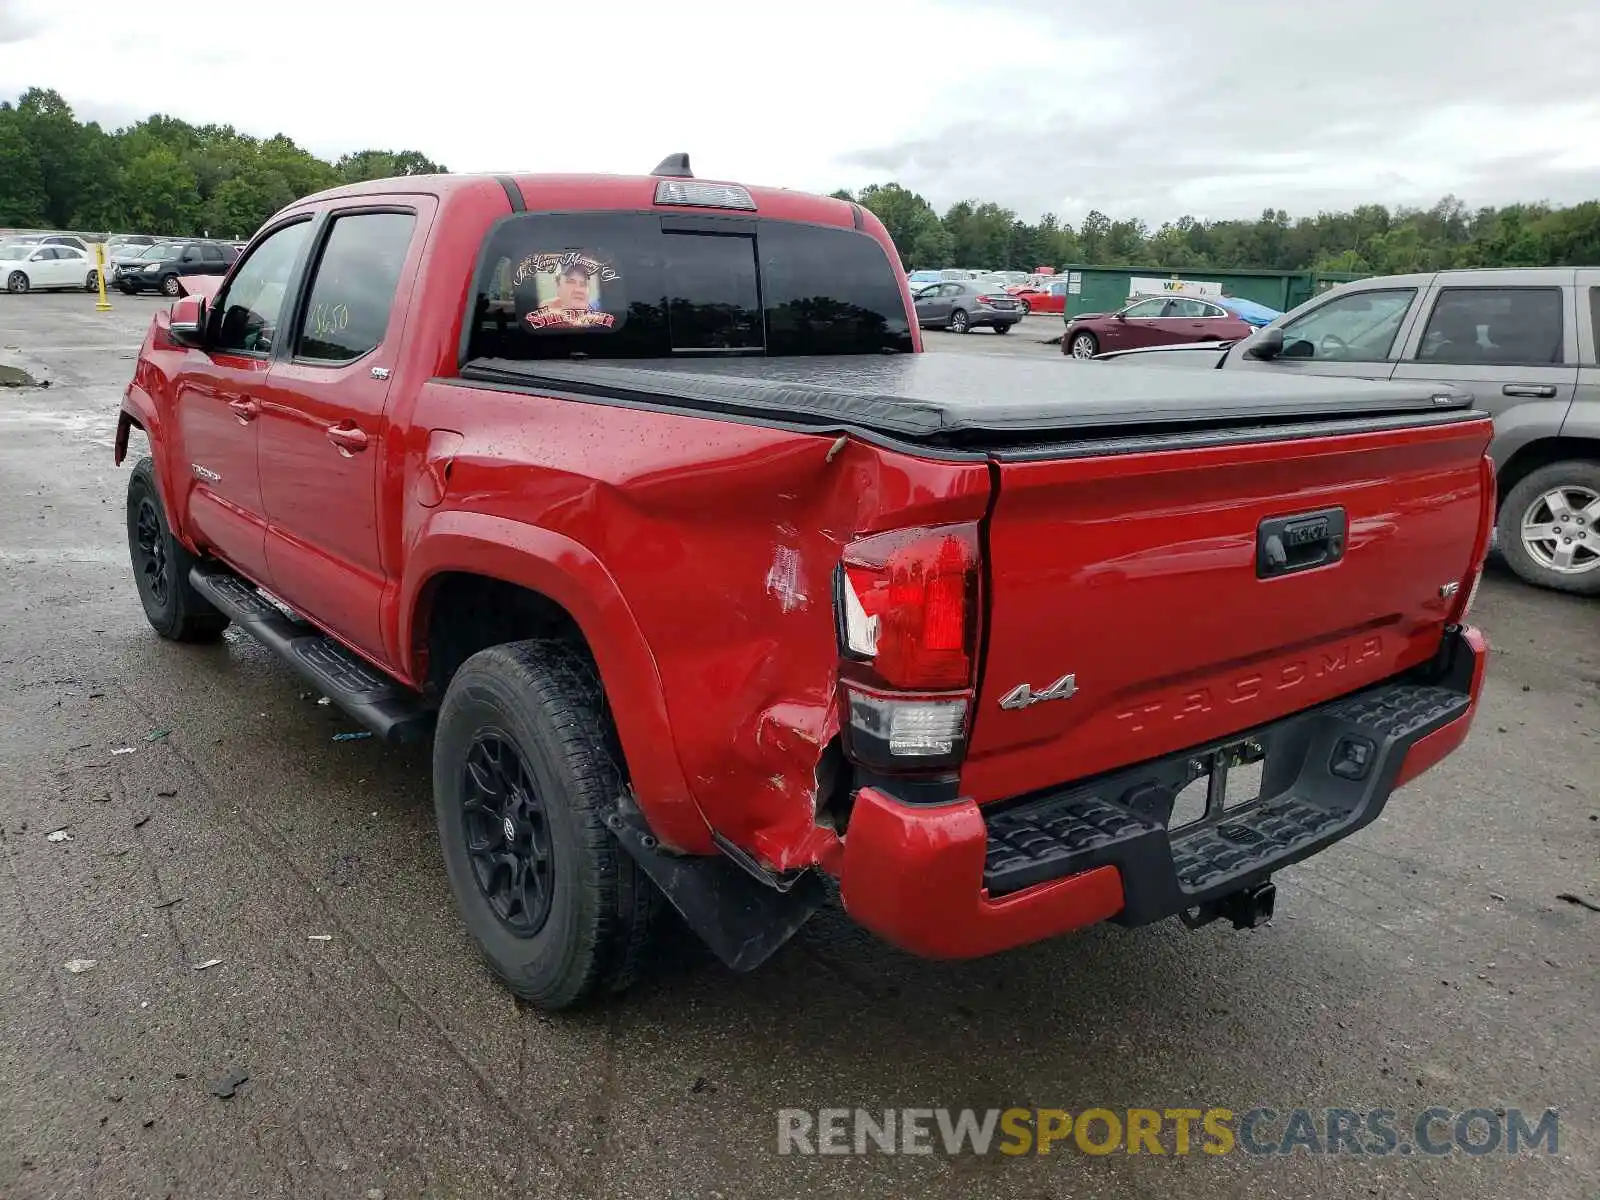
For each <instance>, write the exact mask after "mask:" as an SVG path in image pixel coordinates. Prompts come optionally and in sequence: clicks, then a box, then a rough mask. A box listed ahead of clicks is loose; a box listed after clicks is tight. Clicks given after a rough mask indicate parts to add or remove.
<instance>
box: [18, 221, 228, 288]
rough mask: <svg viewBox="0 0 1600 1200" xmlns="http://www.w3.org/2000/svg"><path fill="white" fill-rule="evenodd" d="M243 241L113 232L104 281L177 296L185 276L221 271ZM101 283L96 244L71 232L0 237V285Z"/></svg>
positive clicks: (84, 285)
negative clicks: (180, 278)
mask: <svg viewBox="0 0 1600 1200" xmlns="http://www.w3.org/2000/svg"><path fill="white" fill-rule="evenodd" d="M243 249H244V243H243V242H227V241H220V240H216V239H212V238H156V237H153V236H151V235H149V234H142V233H129V234H112V235H111V236H109V237H107V238H106V240H105V242H104V254H105V262H106V283H108V284H114V285H115V286H117V287H119V288H121V289H122V291H124V292H126V293H127V294H129V295H133V294H134V293H136V292H143V291H153V292H160V293H162V294H163V295H167V296H177V295H179V294H180V292H181V291H182V288H181V287H180V285H179V283H178V279H179V277H181V276H184V275H222V274H225V273H226V272H227V270H228V267H229V266H231V265H232V264H233V262H234V261H235V260H236V259H237V258H238V257H239V252H240V251H241V250H243ZM99 285H100V277H99V267H98V260H97V259H96V256H95V249H94V246H93V244H90V243H86V242H85V241H84V239H83V238H82V237H81V236H79V235H77V234H71V233H19V234H12V235H10V236H7V237H4V238H0V286H3V287H4V288H5V290H7V291H9V292H13V293H22V292H29V291H43V290H52V289H61V288H79V287H81V288H85V289H87V290H88V291H94V290H95V289H96V288H98V287H99Z"/></svg>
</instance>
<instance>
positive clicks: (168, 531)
mask: <svg viewBox="0 0 1600 1200" xmlns="http://www.w3.org/2000/svg"><path fill="white" fill-rule="evenodd" d="M128 557H129V558H130V559H131V560H132V562H133V577H134V581H135V582H136V583H137V584H138V586H139V602H140V603H141V604H143V605H144V615H145V619H146V620H148V621H149V622H150V627H151V628H152V629H154V630H155V631H156V632H157V633H159V634H160V635H161V636H162V637H164V638H167V639H169V640H171V641H174V642H214V641H216V640H217V639H218V638H219V637H221V636H222V631H223V630H224V629H226V628H227V627H228V618H227V617H226V616H224V615H223V614H222V613H221V612H219V611H217V609H216V608H215V607H214V606H213V605H212V604H211V602H210V601H209V600H207V599H206V598H205V597H204V596H202V595H201V594H200V593H199V592H197V591H195V589H194V585H193V584H191V583H190V582H189V569H190V568H191V567H192V566H194V556H193V555H192V554H190V553H189V552H188V551H187V550H185V549H184V548H183V544H182V543H181V542H179V541H178V539H177V538H175V537H173V536H172V527H171V525H169V524H168V523H167V513H166V509H165V508H164V507H163V505H162V503H161V491H160V489H159V488H157V487H156V476H155V468H154V465H153V464H152V463H151V461H150V459H149V458H141V459H140V460H139V461H138V462H137V463H136V464H135V465H134V468H133V475H132V477H131V478H130V479H129V480H128Z"/></svg>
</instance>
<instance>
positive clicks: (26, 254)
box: [0, 245, 100, 294]
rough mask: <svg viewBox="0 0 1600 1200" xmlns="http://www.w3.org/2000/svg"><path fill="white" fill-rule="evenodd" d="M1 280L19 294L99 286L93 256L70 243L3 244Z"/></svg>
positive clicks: (88, 288)
mask: <svg viewBox="0 0 1600 1200" xmlns="http://www.w3.org/2000/svg"><path fill="white" fill-rule="evenodd" d="M0 282H3V283H4V285H5V289H6V291H8V292H13V293H17V294H20V293H22V292H30V291H34V290H43V289H46V288H73V289H78V288H82V289H83V290H84V291H89V292H92V291H94V290H95V288H96V287H97V286H99V282H100V280H99V278H98V275H97V273H96V271H95V265H94V259H92V258H90V257H89V256H88V255H87V254H85V253H84V252H83V251H82V250H74V249H73V248H72V247H71V246H30V245H11V246H0Z"/></svg>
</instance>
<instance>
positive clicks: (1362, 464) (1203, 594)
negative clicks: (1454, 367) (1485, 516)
mask: <svg viewBox="0 0 1600 1200" xmlns="http://www.w3.org/2000/svg"><path fill="white" fill-rule="evenodd" d="M1491 433H1492V429H1491V426H1490V424H1489V422H1488V421H1487V420H1484V419H1481V414H1479V415H1478V417H1477V418H1474V419H1467V420H1462V421H1458V422H1453V423H1450V424H1446V425H1436V426H1433V427H1430V428H1402V429H1390V430H1383V431H1378V432H1360V433H1344V434H1334V435H1331V436H1325V437H1310V438H1302V439H1296V440H1288V441H1277V442H1255V443H1248V444H1244V445H1230V446H1212V447H1206V448H1199V449H1176V450H1156V451H1151V452H1143V453H1132V454H1123V455H1114V456H1099V457H1078V458H1068V459H1061V460H1054V461H999V462H997V463H996V464H995V466H994V470H995V472H996V474H997V478H998V489H997V496H996V500H995V505H994V509H993V512H992V515H991V517H990V521H989V524H988V527H987V539H988V544H987V553H986V561H987V563H988V569H989V585H988V612H987V620H986V623H987V634H986V636H987V646H986V650H985V656H984V663H983V674H982V678H981V681H980V687H979V699H978V704H977V708H976V714H975V717H974V722H973V729H972V740H971V743H970V746H969V753H968V759H967V765H966V767H965V768H964V770H963V774H962V779H961V785H962V791H963V792H964V793H965V794H967V795H970V796H972V797H974V798H975V799H977V800H978V801H979V802H980V803H982V802H985V801H990V800H996V799H1002V798H1005V797H1010V796H1016V795H1019V794H1022V793H1026V792H1029V791H1032V790H1035V789H1038V788H1043V787H1048V786H1051V785H1054V784H1058V783H1061V782H1064V781H1068V780H1074V779H1079V778H1082V777H1085V776H1088V775H1093V774H1096V773H1099V772H1101V771H1106V770H1110V769H1112V768H1115V767H1119V766H1125V765H1128V764H1131V763H1136V762H1140V761H1143V760H1145V759H1150V758H1154V757H1156V756H1158V755H1162V754H1168V753H1171V752H1173V751H1176V750H1181V749H1185V748H1187V747H1190V746H1195V745H1198V744H1200V743H1203V742H1206V741H1209V740H1212V739H1216V738H1220V737H1226V736H1228V735H1231V734H1234V733H1238V732H1242V731H1245V730H1248V729H1250V728H1252V727H1255V726H1258V725H1261V724H1264V723H1266V722H1269V721H1272V720H1274V719H1276V718H1279V717H1282V716H1285V715H1287V714H1290V713H1293V712H1297V711H1299V710H1301V709H1304V708H1307V707H1309V706H1311V705H1314V704H1318V703H1321V702H1323V701H1326V700H1329V699H1331V698H1333V697H1336V696H1340V695H1343V694H1345V693H1347V692H1350V691H1353V690H1355V689H1357V688H1360V687H1364V686H1366V685H1368V684H1371V683H1373V682H1375V681H1377V680H1380V679H1383V678H1385V677H1386V676H1390V675H1393V674H1396V673H1397V672H1399V671H1402V670H1405V669H1407V668H1409V667H1412V666H1416V665H1418V664H1419V663H1422V662H1424V661H1426V660H1427V659H1428V658H1429V657H1430V656H1431V655H1432V654H1433V653H1434V651H1435V649H1436V648H1437V647H1438V645H1439V641H1440V636H1441V633H1442V630H1443V626H1444V623H1445V621H1446V618H1447V615H1448V613H1449V611H1450V609H1451V606H1452V605H1453V603H1454V600H1453V599H1452V598H1450V597H1449V596H1448V595H1447V594H1445V593H1447V592H1449V591H1450V585H1452V584H1454V585H1458V586H1459V587H1461V588H1467V587H1470V586H1471V583H1472V580H1471V578H1470V577H1469V573H1470V570H1471V568H1472V566H1473V565H1474V564H1472V563H1471V559H1472V556H1473V550H1474V545H1475V542H1476V535H1477V532H1478V525H1479V520H1480V515H1481V508H1482V497H1483V495H1484V490H1485V478H1486V477H1485V474H1484V467H1483V465H1482V457H1483V454H1484V451H1485V449H1486V448H1487V446H1488V442H1489V438H1490V436H1491ZM1341 530H1342V531H1343V532H1342V541H1340V542H1338V543H1334V542H1333V541H1331V540H1330V539H1334V538H1339V537H1340V536H1341V532H1340V531H1341ZM1319 558H1331V559H1333V561H1328V562H1324V563H1323V564H1322V565H1303V564H1312V563H1315V562H1316V561H1317V560H1318V559H1319ZM1441 589H1443V591H1441ZM1069 675H1070V676H1071V677H1072V679H1071V682H1070V683H1068V684H1067V685H1066V686H1061V687H1055V688H1052V687H1051V685H1053V684H1057V683H1058V681H1061V680H1063V679H1064V677H1066V676H1069ZM1025 684H1026V685H1028V687H1029V688H1030V689H1031V693H1032V699H1033V702H1032V703H1021V701H1026V700H1027V699H1028V698H1029V697H1028V696H1027V695H1026V694H1022V695H1019V694H1018V690H1019V689H1020V688H1021V687H1022V685H1025ZM1041 693H1042V694H1043V697H1044V698H1042V697H1041ZM1002 700H1008V703H1007V704H1006V705H1005V706H1004V707H1002V703H1001V702H1002Z"/></svg>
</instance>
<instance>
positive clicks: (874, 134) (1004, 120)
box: [0, 0, 1600, 225]
mask: <svg viewBox="0 0 1600 1200" xmlns="http://www.w3.org/2000/svg"><path fill="white" fill-rule="evenodd" d="M191 17H192V18H193V19H192V20H190V19H189V18H191ZM1597 64H1600V0H1517V2H1516V3H1514V4H1508V3H1505V2H1504V0H1499V2H1496V3H1489V2H1487V0H1386V2H1379V0H1302V2H1301V3H1299V4H1295V5H1273V4H1257V3H1225V4H1197V3H1178V2H1177V0H1170V2H1167V0H1150V2H1147V3H1144V4H1141V5H1109V4H1101V5H1095V4H1089V3H1066V2H1065V0H848V2H835V0H804V2H803V3H793V2H787V0H742V2H729V3H723V2H721V0H676V2H675V3H671V4H663V3H659V2H646V0H640V2H635V0H610V2H609V3H608V2H607V0H570V2H568V3H560V2H558V0H533V2H529V3H521V4H519V3H508V2H507V0H492V2H491V0H448V2H445V3H441V2H437V0H435V2H431V3H416V4H412V3H409V2H407V0H398V2H391V3H379V2H378V0H367V2H365V3H361V2H356V0H350V2H346V0H315V2H311V0H268V2H267V3H262V4H253V5H241V4H234V3H219V2H217V0H211V2H210V3H205V2H202V3H199V4H189V5H184V4H174V3H172V2H171V0H166V2H163V3H144V2H142V0H0V96H10V97H15V96H16V95H17V94H18V93H20V92H21V91H22V90H23V89H24V88H26V87H28V86H30V85H41V86H47V87H53V88H55V89H57V90H58V91H60V92H61V93H62V95H63V96H65V97H66V98H67V100H68V101H69V102H70V103H71V104H72V105H73V107H74V108H75V109H76V111H77V113H78V115H79V117H80V118H83V119H94V120H98V121H100V122H101V123H102V124H103V125H105V126H107V127H115V126H118V125H122V124H126V123H128V122H130V121H133V120H137V119H139V118H140V117H143V116H146V115H148V114H149V113H151V112H164V113H168V114H171V115H173V116H178V117H182V118H184V119H185V120H188V121H193V122H195V123H207V122H217V123H227V124H232V125H234V126H236V127H237V128H239V129H241V130H244V131H246V132H249V133H252V134H257V135H270V134H273V133H277V132H282V133H285V134H288V135H289V136H290V137H292V138H294V139H295V141H297V142H299V143H300V144H301V145H303V146H306V147H307V148H309V149H311V150H313V151H315V152H316V153H318V154H322V155H325V156H330V157H331V156H337V155H338V154H341V153H344V152H345V151H350V150H359V149H364V148H369V147H374V148H387V149H416V150H420V151H422V152H423V153H424V154H427V155H428V156H430V157H432V158H434V159H436V160H439V161H442V162H444V163H445V164H447V165H448V166H449V167H450V168H451V169H452V170H458V171H478V170H505V169H524V170H530V171H569V170H571V171H618V172H634V171H638V172H644V171H648V170H649V169H650V168H651V167H652V166H653V165H654V164H655V163H656V162H657V161H658V160H659V159H660V158H661V157H662V156H663V155H665V154H667V153H668V152H669V151H674V150H687V151H689V152H690V155H691V158H692V160H693V162H694V166H695V171H696V173H697V174H699V175H701V176H703V177H716V178H724V179H736V180H740V181H744V182H750V183H765V184H777V185H781V186H785V187H793V188H802V189H807V190H816V191H830V190H832V189H833V188H836V187H840V186H846V187H860V186H862V185H864V184H867V183H871V182H875V181H887V180H890V179H894V180H898V181H899V182H901V183H903V184H905V185H906V186H908V187H910V188H913V189H914V190H916V191H919V192H921V193H923V194H924V195H925V196H927V197H928V198H929V199H930V200H931V201H932V202H933V203H934V205H935V206H936V207H938V208H940V209H941V210H942V209H943V208H944V207H946V206H947V205H949V204H950V203H952V202H953V201H955V200H958V199H961V198H963V197H973V198H977V199H984V200H996V201H999V202H1000V203H1002V204H1004V205H1006V206H1008V207H1012V208H1015V209H1017V210H1018V211H1019V212H1020V213H1021V214H1022V215H1023V216H1024V217H1027V218H1029V219H1033V218H1036V217H1037V216H1038V215H1039V214H1041V213H1043V212H1046V211H1054V212H1057V213H1059V214H1061V215H1062V216H1063V217H1064V218H1066V219H1068V220H1071V221H1074V222H1076V221H1078V220H1080V219H1081V218H1082V216H1083V215H1084V213H1085V212H1087V211H1088V210H1089V209H1090V208H1096V207H1097V208H1100V209H1102V210H1104V211H1105V212H1107V213H1109V214H1111V215H1112V216H1114V217H1120V216H1134V215H1137V216H1142V217H1144V218H1145V219H1146V220H1147V221H1149V222H1151V224H1152V225H1155V224H1159V223H1160V222H1161V221H1162V220H1166V219H1169V218H1173V217H1177V216H1179V215H1181V214H1183V213H1186V212H1187V213H1193V214H1194V215H1196V216H1203V217H1225V216H1240V215H1244V216H1254V215H1257V214H1258V213H1259V212H1260V211H1261V209H1263V208H1264V207H1267V206H1269V205H1270V206H1272V207H1277V208H1286V209H1288V210H1289V212H1290V213H1291V214H1292V215H1299V214H1302V213H1312V212H1315V211H1316V210H1318V209H1321V208H1347V207H1350V206H1351V205H1354V204H1357V203H1361V202H1365V201H1371V200H1377V201H1382V202H1384V203H1388V204H1416V205H1427V204H1431V203H1432V202H1433V201H1434V200H1436V199H1438V198H1439V197H1440V196H1441V195H1443V194H1445V193H1446V192H1454V193H1456V194H1457V195H1459V196H1460V197H1462V198H1463V199H1464V200H1465V201H1466V202H1467V203H1468V204H1469V205H1473V206H1476V205H1480V204H1500V203H1505V202H1508V201H1512V200H1539V199H1546V200H1551V201H1555V202H1557V203H1571V202H1575V201H1578V200H1583V199H1592V198H1595V197H1600V82H1597V81H1600V65H1597Z"/></svg>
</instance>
